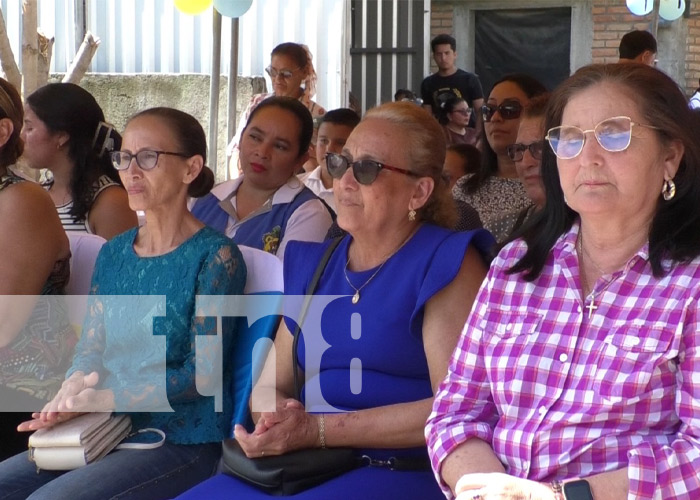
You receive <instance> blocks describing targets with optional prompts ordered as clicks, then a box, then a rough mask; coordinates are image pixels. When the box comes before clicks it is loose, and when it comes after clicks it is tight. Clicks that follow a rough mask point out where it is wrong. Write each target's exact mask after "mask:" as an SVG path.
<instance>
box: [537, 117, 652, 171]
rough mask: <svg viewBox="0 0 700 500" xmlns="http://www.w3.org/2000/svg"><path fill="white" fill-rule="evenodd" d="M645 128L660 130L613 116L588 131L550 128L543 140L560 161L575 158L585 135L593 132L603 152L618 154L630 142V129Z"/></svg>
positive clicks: (626, 118)
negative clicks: (545, 140)
mask: <svg viewBox="0 0 700 500" xmlns="http://www.w3.org/2000/svg"><path fill="white" fill-rule="evenodd" d="M635 126H636V127H646V128H653V129H655V130H660V129H659V128H658V127H654V126H653V125H643V124H641V123H634V122H633V121H632V118H630V117H629V116H614V117H612V118H608V119H606V120H603V121H602V122H600V123H599V124H598V125H596V126H595V127H593V128H592V129H589V130H582V129H580V128H578V127H574V126H573V125H562V126H560V127H554V128H550V129H549V131H548V132H547V136H546V137H545V139H547V141H549V145H550V146H551V148H552V151H554V154H555V155H557V157H559V158H561V159H562V160H570V159H571V158H576V157H577V156H578V155H579V154H581V151H583V145H584V144H585V142H586V134H588V133H589V132H593V136H594V137H595V138H596V141H598V144H600V147H602V148H603V149H604V150H606V151H609V152H611V153H618V152H620V151H624V150H625V149H627V148H628V147H629V145H630V143H631V142H632V127H635Z"/></svg>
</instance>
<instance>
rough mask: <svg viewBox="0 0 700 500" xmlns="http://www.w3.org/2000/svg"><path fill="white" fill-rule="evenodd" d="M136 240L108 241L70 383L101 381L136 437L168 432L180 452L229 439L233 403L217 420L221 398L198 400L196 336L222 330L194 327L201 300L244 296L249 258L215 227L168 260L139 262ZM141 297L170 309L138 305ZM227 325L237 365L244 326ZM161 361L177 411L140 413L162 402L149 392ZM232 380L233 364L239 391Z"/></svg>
mask: <svg viewBox="0 0 700 500" xmlns="http://www.w3.org/2000/svg"><path fill="white" fill-rule="evenodd" d="M137 231H138V228H134V229H131V230H129V231H127V232H125V233H123V234H121V235H119V236H117V237H115V238H113V239H112V240H110V241H108V242H107V243H106V244H105V245H104V246H103V247H102V249H101V251H100V253H99V256H98V257H97V262H96V264H95V272H94V274H93V278H92V288H91V291H90V293H91V297H90V302H89V304H88V312H87V314H86V318H85V322H84V325H83V330H82V332H83V333H82V335H81V338H80V341H79V342H78V345H77V347H76V354H75V357H74V359H73V365H72V366H71V368H70V370H69V371H68V374H67V375H66V377H68V376H70V375H71V374H72V373H73V372H75V371H82V372H83V373H86V374H87V373H90V372H92V371H97V372H98V373H100V380H101V386H102V387H109V388H111V389H112V390H113V392H114V394H115V403H116V406H117V410H119V411H125V410H126V411H130V412H131V411H135V412H136V413H131V420H132V425H133V427H134V429H141V428H145V427H155V428H158V429H161V430H163V431H164V432H165V434H166V436H167V437H166V439H167V440H168V441H169V442H172V443H175V444H200V443H211V442H216V441H219V440H221V439H223V438H225V437H228V435H229V433H230V426H231V415H232V412H233V402H232V395H231V391H230V390H223V398H222V399H223V411H219V412H216V411H215V407H214V398H212V397H206V398H205V397H202V396H201V395H200V394H199V392H198V391H197V388H196V385H195V373H196V369H197V367H196V366H195V365H196V363H195V359H196V360H197V361H199V360H200V359H201V356H200V353H198V352H196V349H195V337H196V336H199V335H205V334H207V333H209V334H211V333H213V332H212V330H213V329H214V328H215V325H216V324H215V322H214V318H210V319H211V320H210V321H207V320H202V321H199V320H198V319H195V297H196V296H197V295H242V294H243V288H244V286H245V281H246V269H245V263H244V262H243V257H242V256H241V254H240V251H239V250H238V248H237V247H236V245H235V244H233V243H232V242H231V240H230V239H229V238H227V237H225V236H224V235H222V234H220V233H219V232H217V231H215V230H214V229H211V228H208V227H204V228H202V229H200V230H199V231H198V232H197V233H195V234H194V235H193V236H191V237H190V238H189V239H188V240H186V241H185V242H184V243H182V244H181V245H180V246H178V247H177V248H176V249H174V250H173V251H171V252H169V253H166V254H164V255H160V256H155V257H140V256H138V255H137V254H136V252H135V251H134V249H133V242H134V239H135V238H136V234H137ZM138 295H141V296H144V295H150V296H163V297H164V298H165V300H159V299H157V298H154V300H153V301H151V300H146V299H145V298H138V297H136V298H134V297H131V298H130V296H138ZM105 296H107V297H105ZM114 296H118V297H114ZM197 315H199V311H198V314H197ZM149 316H155V317H154V318H153V319H150V317H149ZM223 324H224V325H229V326H230V328H229V329H225V330H224V332H223V333H222V344H223V346H222V351H223V353H222V355H223V359H231V357H232V349H233V346H234V341H235V339H234V337H235V334H236V332H235V330H233V329H232V328H234V327H235V322H223ZM160 336H164V337H165V338H166V343H165V346H166V347H165V348H164V349H163V350H164V352H160V349H159V348H158V347H156V346H155V344H154V343H153V342H151V341H150V339H153V338H158V337H160ZM160 338H161V339H162V337H160ZM144 339H146V340H148V342H147V344H146V345H144ZM149 349H151V350H150V351H149ZM162 356H165V360H166V365H165V366H166V371H165V377H166V379H165V381H164V384H163V386H164V387H165V390H166V391H167V401H168V402H169V404H170V407H171V408H172V409H173V410H174V412H157V413H152V412H142V413H139V412H138V410H139V408H144V407H146V406H148V405H149V404H151V401H149V398H148V397H146V396H145V395H146V394H154V395H155V394H157V393H156V392H153V391H152V387H150V383H151V381H152V380H157V379H158V377H159V376H162V372H157V371H156V370H157V369H158V368H160V367H163V364H162V359H163V358H162ZM201 368H202V367H199V369H200V373H201ZM149 370H152V371H149ZM231 373H232V367H231V366H230V363H223V387H224V388H229V387H231ZM161 380H162V379H161ZM161 395H162V393H161Z"/></svg>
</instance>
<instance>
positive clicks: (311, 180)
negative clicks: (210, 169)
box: [299, 165, 337, 212]
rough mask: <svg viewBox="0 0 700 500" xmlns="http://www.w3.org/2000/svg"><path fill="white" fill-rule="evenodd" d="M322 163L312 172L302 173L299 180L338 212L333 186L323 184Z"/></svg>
mask: <svg viewBox="0 0 700 500" xmlns="http://www.w3.org/2000/svg"><path fill="white" fill-rule="evenodd" d="M321 168H323V167H321V165H319V166H318V167H316V168H315V169H313V170H312V171H311V172H307V173H305V174H301V175H300V176H299V180H300V181H301V182H303V183H304V184H306V187H307V188H309V189H310V190H311V191H313V192H314V194H316V196H318V197H319V198H321V199H322V200H323V201H325V202H326V203H327V204H328V206H329V207H331V208H332V209H333V211H334V212H337V210H336V209H335V196H333V188H332V187H331V188H327V187H326V186H324V185H323V180H322V179H321Z"/></svg>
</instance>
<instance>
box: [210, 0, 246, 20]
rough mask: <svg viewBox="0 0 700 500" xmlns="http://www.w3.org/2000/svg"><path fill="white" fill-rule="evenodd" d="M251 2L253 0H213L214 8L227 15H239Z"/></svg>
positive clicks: (244, 11) (243, 12)
mask: <svg viewBox="0 0 700 500" xmlns="http://www.w3.org/2000/svg"><path fill="white" fill-rule="evenodd" d="M252 4H253V0H214V8H215V9H216V10H218V11H219V13H220V14H221V15H222V16H227V17H241V16H242V15H243V14H245V13H246V12H248V9H250V6H251V5H252Z"/></svg>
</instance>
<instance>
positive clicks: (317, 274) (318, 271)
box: [292, 236, 343, 401]
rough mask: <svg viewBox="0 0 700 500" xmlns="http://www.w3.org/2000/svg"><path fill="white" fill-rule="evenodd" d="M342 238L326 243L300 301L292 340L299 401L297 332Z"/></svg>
mask: <svg viewBox="0 0 700 500" xmlns="http://www.w3.org/2000/svg"><path fill="white" fill-rule="evenodd" d="M342 239H343V236H338V237H337V238H333V240H331V244H330V245H328V248H326V251H325V252H324V253H323V256H322V257H321V260H320V261H319V263H318V266H316V271H315V272H314V275H313V277H312V278H311V282H310V283H309V288H307V289H306V296H305V297H304V302H303V303H302V305H301V310H300V311H299V320H298V321H297V323H296V326H295V327H294V333H293V336H294V340H293V341H292V366H293V367H294V368H293V370H294V395H295V397H296V398H297V400H298V401H301V387H299V359H298V358H297V347H298V346H299V333H300V332H301V325H302V324H303V323H304V319H305V318H306V313H307V312H308V310H309V305H310V304H311V298H312V296H313V294H314V292H315V291H316V286H317V285H318V282H319V280H320V279H321V275H322V274H323V270H324V269H325V268H326V265H327V264H328V261H329V260H330V258H331V254H332V253H333V251H334V250H335V249H336V247H337V246H338V244H339V243H340V240H342Z"/></svg>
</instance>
